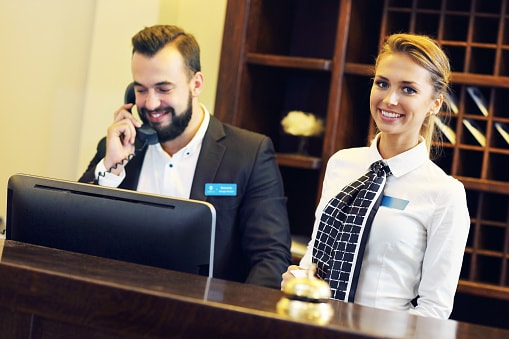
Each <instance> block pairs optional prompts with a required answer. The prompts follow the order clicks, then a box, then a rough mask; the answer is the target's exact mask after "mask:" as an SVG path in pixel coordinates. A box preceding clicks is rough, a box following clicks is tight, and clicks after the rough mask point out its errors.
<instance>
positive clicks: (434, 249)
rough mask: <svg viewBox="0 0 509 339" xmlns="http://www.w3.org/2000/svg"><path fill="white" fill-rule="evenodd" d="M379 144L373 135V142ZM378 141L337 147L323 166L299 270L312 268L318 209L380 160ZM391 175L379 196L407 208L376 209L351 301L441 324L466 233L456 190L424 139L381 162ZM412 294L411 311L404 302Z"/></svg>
mask: <svg viewBox="0 0 509 339" xmlns="http://www.w3.org/2000/svg"><path fill="white" fill-rule="evenodd" d="M377 138H378V136H377ZM377 138H375V140H374V141H373V142H372V144H371V146H370V147H359V148H350V149H344V150H341V151H339V152H337V153H335V154H334V155H333V156H332V157H331V158H330V159H329V161H328V164H327V169H326V172H325V178H324V181H323V188H322V196H321V199H320V202H319V204H318V207H317V209H316V213H315V218H316V219H315V224H314V228H313V233H312V239H311V241H310V242H309V244H308V247H307V251H306V254H305V255H304V257H303V258H302V260H301V262H300V266H302V267H309V265H310V264H311V262H312V251H313V243H314V239H315V237H316V233H317V229H318V225H319V221H320V216H321V214H322V210H323V209H324V207H325V206H326V205H327V203H328V202H329V200H330V199H331V198H333V197H334V196H335V195H336V194H337V193H338V192H339V191H340V190H341V189H342V188H343V187H344V186H346V185H347V184H349V183H350V182H352V181H353V180H355V179H357V178H358V177H360V176H361V175H363V174H364V173H366V172H367V171H368V170H369V166H370V164H371V163H373V162H375V161H377V160H380V159H382V157H381V156H380V154H379V152H378V149H377V147H376V145H377ZM385 160H386V162H387V164H388V165H389V167H390V169H391V171H392V173H393V175H392V176H390V177H389V178H388V179H387V183H386V186H385V189H384V196H389V197H392V198H396V199H399V200H398V201H400V202H401V201H408V204H407V205H406V207H404V208H403V209H401V207H400V206H398V205H397V204H395V205H394V206H380V208H379V210H378V213H377V214H376V216H375V218H374V220H373V224H372V228H371V233H370V236H369V240H368V243H367V246H366V250H365V253H364V258H363V262H362V268H361V273H360V277H359V282H358V287H357V292H356V296H355V303H357V304H362V305H367V306H371V307H376V308H382V309H389V310H410V311H409V312H410V313H413V314H419V315H423V316H429V317H435V318H448V317H449V316H450V313H451V311H452V306H453V302H454V294H455V292H456V287H457V284H458V279H459V275H460V270H461V264H462V260H463V254H464V250H465V245H466V241H467V236H468V232H469V229H470V217H469V214H468V209H467V203H466V194H465V189H464V187H463V184H462V183H461V182H460V181H458V180H456V179H454V178H453V177H451V176H449V175H447V174H446V173H445V172H444V171H442V169H440V168H439V167H438V166H437V165H436V164H434V163H433V162H432V161H431V160H430V159H429V156H428V151H427V149H426V145H425V143H424V141H423V140H421V142H420V143H419V144H418V145H417V146H416V147H414V148H413V149H410V150H408V151H406V152H404V153H402V154H399V155H397V156H395V157H393V158H390V159H385ZM417 295H418V296H419V299H418V305H417V306H416V307H415V308H413V306H412V304H411V300H412V299H414V298H415V297H416V296H417Z"/></svg>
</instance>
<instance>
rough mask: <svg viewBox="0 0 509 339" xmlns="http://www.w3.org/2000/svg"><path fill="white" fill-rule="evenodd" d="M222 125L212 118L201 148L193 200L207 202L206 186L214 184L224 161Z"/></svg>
mask: <svg viewBox="0 0 509 339" xmlns="http://www.w3.org/2000/svg"><path fill="white" fill-rule="evenodd" d="M225 137H226V136H225V132H224V129H223V125H222V123H221V122H220V121H219V120H218V119H217V118H215V117H213V116H211V117H210V122H209V127H208V128H207V132H205V136H204V137H203V142H202V146H201V151H200V155H199V157H198V163H197V164H196V171H195V173H194V179H193V185H192V187H191V195H190V198H191V199H196V200H207V197H206V196H205V184H206V183H210V182H214V180H215V178H216V174H217V171H218V169H219V165H220V164H221V161H222V160H223V155H224V152H225V150H226V146H225V145H224V144H223V143H222V140H223V139H224V138H225Z"/></svg>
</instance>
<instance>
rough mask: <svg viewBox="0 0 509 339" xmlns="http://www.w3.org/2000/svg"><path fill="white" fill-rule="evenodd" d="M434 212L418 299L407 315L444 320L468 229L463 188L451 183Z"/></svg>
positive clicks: (448, 314)
mask: <svg viewBox="0 0 509 339" xmlns="http://www.w3.org/2000/svg"><path fill="white" fill-rule="evenodd" d="M434 211H435V213H434V215H433V217H432V220H431V224H430V227H429V229H428V233H427V246H426V252H425V254H424V260H423V264H422V277H421V282H420V284H419V288H418V295H419V298H418V300H417V306H416V307H415V309H412V310H410V313H413V314H417V315H422V316H428V317H434V318H444V319H447V318H449V316H450V314H451V312H452V307H453V302H454V295H455V293H456V288H457V285H458V280H459V276H460V272H461V265H462V262H463V255H464V251H465V246H466V242H467V237H468V232H469V229H470V216H469V214H468V208H467V201H466V193H465V189H464V187H463V184H462V183H461V182H459V181H458V180H456V179H453V180H451V185H450V187H448V188H447V189H444V190H441V191H440V195H439V196H437V200H436V206H435V209H434Z"/></svg>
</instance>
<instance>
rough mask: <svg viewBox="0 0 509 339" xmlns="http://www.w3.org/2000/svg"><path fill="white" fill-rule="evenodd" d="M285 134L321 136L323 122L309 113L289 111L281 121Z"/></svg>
mask: <svg viewBox="0 0 509 339" xmlns="http://www.w3.org/2000/svg"><path fill="white" fill-rule="evenodd" d="M281 125H282V126H283V130H284V131H285V133H288V134H291V135H297V136H305V137H311V136H319V135H320V134H322V132H323V129H324V126H323V121H322V120H321V119H318V118H317V117H316V116H315V115H313V114H311V113H306V112H302V111H290V112H288V114H287V115H286V116H285V117H284V118H283V120H281Z"/></svg>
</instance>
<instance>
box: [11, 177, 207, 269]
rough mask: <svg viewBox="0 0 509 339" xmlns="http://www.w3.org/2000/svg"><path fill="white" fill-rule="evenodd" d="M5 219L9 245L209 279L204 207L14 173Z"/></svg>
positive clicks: (205, 205) (176, 199)
mask: <svg viewBox="0 0 509 339" xmlns="http://www.w3.org/2000/svg"><path fill="white" fill-rule="evenodd" d="M6 219H7V220H6V221H7V223H6V239H9V240H15V241H20V242H25V243H30V244H35V245H41V246H46V247H52V248H58V249H62V250H67V251H72V252H79V253H85V254H90V255H94V256H100V257H106V258H111V259H117V260H123V261H128V262H133V263H138V264H143V265H149V266H155V267H161V268H166V269H172V270H176V271H181V272H189V273H194V274H201V275H205V276H209V277H212V276H213V266H214V265H213V263H214V241H215V227H216V212H215V209H214V207H213V206H212V205H211V204H210V203H208V202H204V201H197V200H191V199H178V198H172V197H167V196H160V195H154V194H146V193H141V192H136V191H128V190H123V189H116V188H107V187H102V186H97V185H92V184H84V183H78V182H73V181H65V180H59V179H52V178H45V177H38V176H33V175H26V174H15V175H13V176H11V177H10V178H9V181H8V190H7V216H6Z"/></svg>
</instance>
